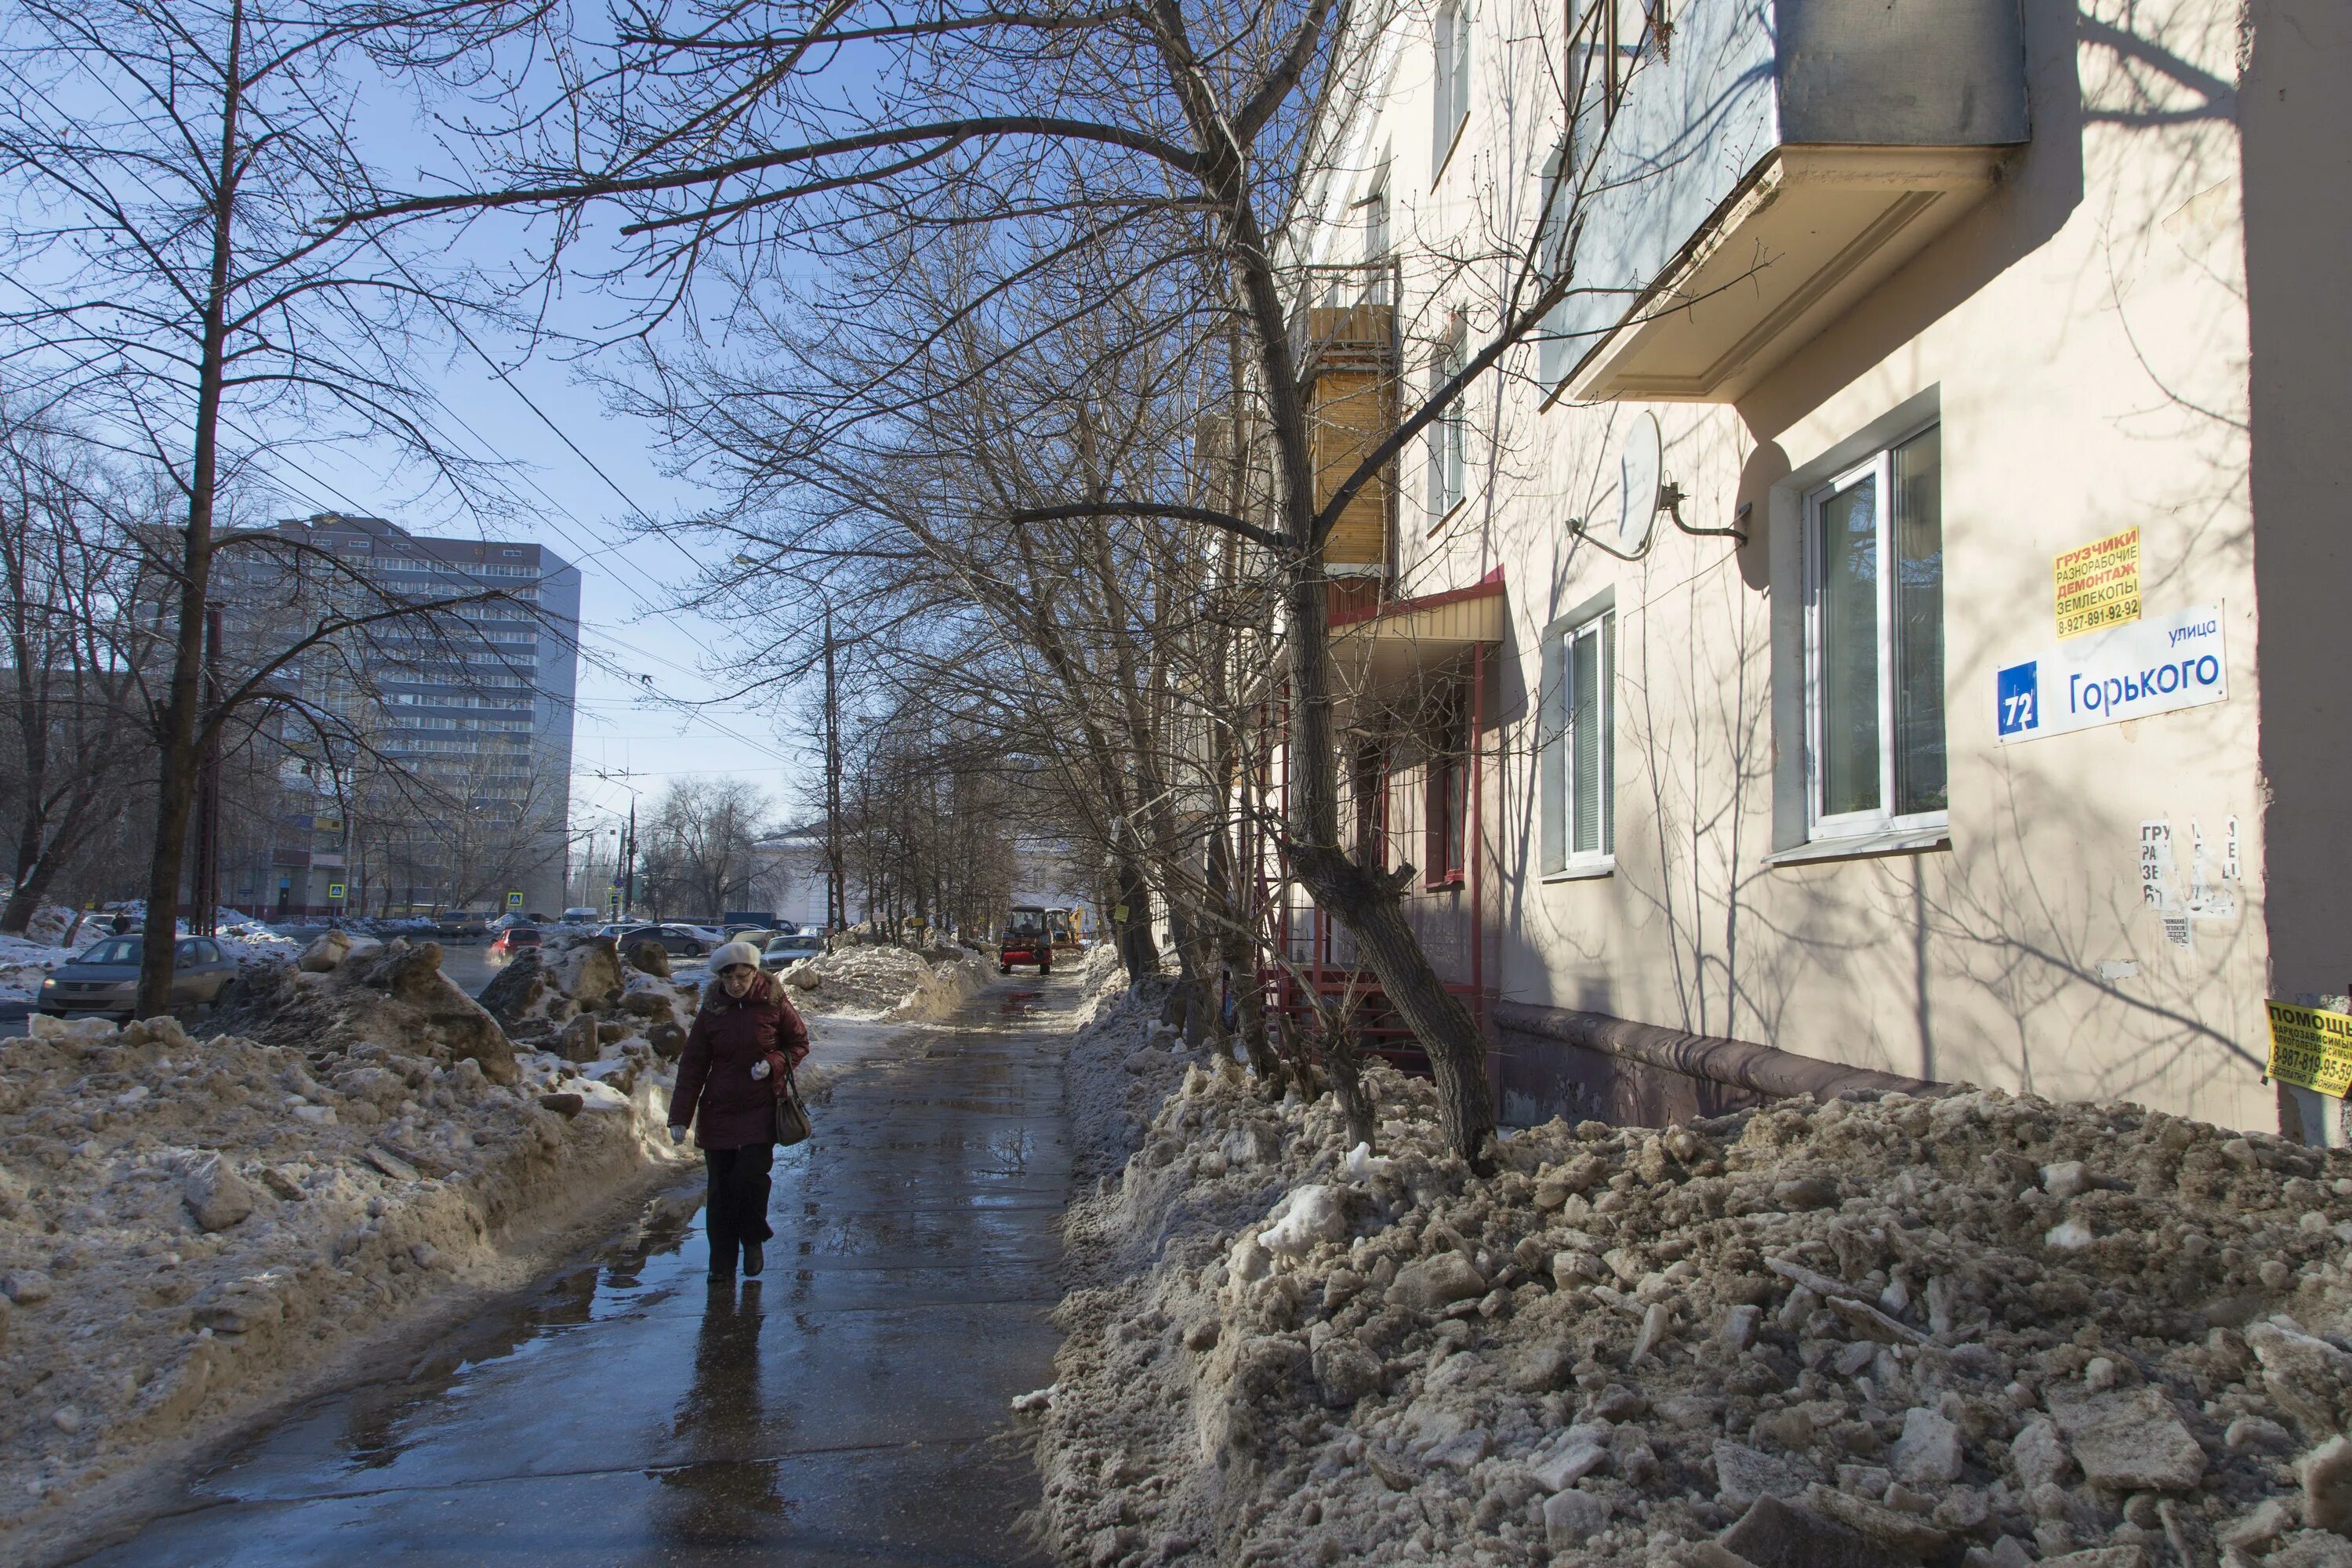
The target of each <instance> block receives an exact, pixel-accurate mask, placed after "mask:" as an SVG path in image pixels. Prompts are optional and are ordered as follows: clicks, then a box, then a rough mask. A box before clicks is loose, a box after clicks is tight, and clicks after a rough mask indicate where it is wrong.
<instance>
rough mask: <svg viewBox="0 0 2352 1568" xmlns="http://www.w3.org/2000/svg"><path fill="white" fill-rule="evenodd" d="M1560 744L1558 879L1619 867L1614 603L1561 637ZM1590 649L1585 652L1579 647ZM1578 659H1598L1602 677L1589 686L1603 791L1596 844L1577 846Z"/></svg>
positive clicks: (1597, 771)
mask: <svg viewBox="0 0 2352 1568" xmlns="http://www.w3.org/2000/svg"><path fill="white" fill-rule="evenodd" d="M1559 644H1560V649H1559V652H1560V658H1559V706H1560V722H1559V744H1560V748H1561V753H1560V762H1561V765H1560V780H1561V788H1560V795H1559V801H1558V802H1557V803H1556V804H1557V805H1558V806H1559V832H1560V846H1561V847H1562V849H1563V850H1564V851H1565V855H1564V858H1563V860H1562V863H1561V868H1560V869H1559V871H1557V872H1555V873H1553V874H1554V875H1556V876H1560V877H1592V876H1599V875H1601V874H1602V873H1604V872H1607V871H1610V870H1613V869H1614V868H1616V865H1617V609H1616V606H1615V605H1614V604H1613V603H1612V604H1611V605H1609V606H1607V607H1606V608H1603V609H1601V610H1599V611H1597V612H1596V613H1594V614H1592V615H1591V616H1586V617H1585V618H1584V619H1583V620H1581V621H1579V622H1578V623H1576V624H1575V625H1574V626H1569V627H1568V628H1566V629H1565V630H1563V631H1562V632H1561V633H1560V634H1559ZM1580 644H1589V645H1590V646H1589V647H1580V646H1579V645H1580ZM1580 658H1592V659H1598V660H1599V661H1600V664H1601V673H1600V678H1599V679H1598V680H1596V681H1595V682H1594V684H1593V690H1594V693H1595V699H1594V707H1595V711H1596V720H1597V722H1598V724H1599V726H1600V730H1601V736H1600V745H1601V758H1600V762H1599V764H1598V765H1597V767H1596V768H1595V770H1594V773H1595V778H1596V787H1597V788H1598V789H1599V790H1600V792H1601V802H1600V810H1599V811H1598V812H1596V813H1595V814H1594V821H1595V822H1596V823H1597V824H1598V827H1597V830H1596V832H1595V834H1594V838H1595V843H1594V846H1593V847H1591V849H1579V848H1577V847H1576V805H1577V798H1576V669H1577V661H1578V660H1579V659H1580Z"/></svg>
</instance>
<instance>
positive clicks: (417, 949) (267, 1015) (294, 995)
mask: <svg viewBox="0 0 2352 1568" xmlns="http://www.w3.org/2000/svg"><path fill="white" fill-rule="evenodd" d="M213 1024H214V1026H215V1027H217V1028H220V1029H222V1030H224V1031H226V1032H229V1033H235V1034H240V1035H246V1036H249V1037H253V1038H255V1039H257V1040H260V1041H262V1042H264V1043H265V1044H268V1045H276V1046H292V1047H299V1048H301V1049H304V1050H310V1051H313V1052H316V1051H330V1052H334V1051H349V1050H352V1048H354V1047H358V1046H361V1045H373V1046H377V1047H384V1048H399V1049H403V1050H406V1051H409V1052H411V1053H414V1054H416V1055H420V1056H424V1057H425V1058H428V1059H431V1060H433V1061H436V1062H438V1063H442V1064H448V1063H453V1062H456V1061H459V1060H470V1061H473V1062H475V1063H477V1064H478V1066H479V1067H480V1068H481V1070H482V1072H483V1073H484V1074H486V1075H487V1076H488V1078H489V1079H490V1081H491V1082H493V1083H500V1084H511V1083H513V1082H514V1081H515V1074H516V1068H515V1062H514V1046H513V1043H512V1042H511V1041H509V1039H508V1038H507V1036H506V1034H505V1033H504V1031H502V1030H501V1029H500V1028H499V1024H498V1021H497V1020H496V1019H495V1018H493V1017H492V1016H490V1014H489V1013H488V1011H486V1010H485V1009H484V1008H483V1007H482V1005H481V1004H480V1003H478V1002H477V1001H475V1000H474V999H473V998H472V997H471V996H468V995H467V994H466V993H465V991H464V990H463V989H462V988H460V987H459V986H458V985H457V983H456V982H454V981H452V980H451V979H450V978H449V977H448V976H447V975H446V974H444V973H441V946H440V944H439V943H438V942H417V943H414V944H412V943H410V942H407V941H406V940H405V939H404V938H398V937H395V938H394V939H393V940H392V941H391V942H374V941H372V940H370V939H368V938H365V937H361V938H357V939H354V938H353V937H352V936H350V935H349V934H348V933H346V932H344V931H326V932H324V933H322V934H321V935H320V936H319V937H318V938H317V940H315V941H313V942H311V943H310V945H309V946H308V947H306V948H304V949H303V950H302V952H301V954H300V956H299V958H298V959H297V960H296V962H295V963H292V964H286V963H263V964H257V965H255V966H253V967H251V968H248V969H246V970H244V971H243V972H241V973H239V974H238V975H237V976H236V979H235V980H234V981H232V982H230V984H228V986H227V987H226V989H224V990H223V991H222V993H221V997H220V1002H219V1004H218V1005H217V1007H216V1009H215V1013H214V1015H213Z"/></svg>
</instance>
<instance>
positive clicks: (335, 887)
mask: <svg viewBox="0 0 2352 1568" xmlns="http://www.w3.org/2000/svg"><path fill="white" fill-rule="evenodd" d="M327 901H328V902H329V903H331V904H340V903H341V902H342V901H343V885H342V884H341V882H330V883H328V884H327Z"/></svg>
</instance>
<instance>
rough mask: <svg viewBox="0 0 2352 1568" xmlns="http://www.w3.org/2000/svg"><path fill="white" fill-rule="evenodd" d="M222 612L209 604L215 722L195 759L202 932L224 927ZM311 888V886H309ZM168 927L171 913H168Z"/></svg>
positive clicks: (191, 922) (197, 921) (208, 661)
mask: <svg viewBox="0 0 2352 1568" xmlns="http://www.w3.org/2000/svg"><path fill="white" fill-rule="evenodd" d="M220 655H221V612H220V606H219V605H205V718H206V720H207V721H208V722H210V723H211V725H212V733H211V738H210V739H209V740H207V741H206V742H205V750H204V755H203V756H202V757H200V758H199V759H198V760H197V763H196V821H195V828H196V865H195V886H194V888H193V889H190V893H191V895H192V896H191V897H190V899H189V900H188V929H189V930H190V931H194V933H195V934H196V935H198V936H213V935H215V934H217V933H218V931H220V862H221V830H220V818H221V787H220V786H221V779H220V773H221V742H220V727H219V722H218V721H219V718H220V700H221V689H220ZM305 890H306V891H307V890H308V889H305ZM165 920H166V922H167V923H166V925H165V927H164V928H163V929H165V930H169V929H170V927H169V924H168V921H169V920H170V916H169V914H168V913H167V914H166V916H165Z"/></svg>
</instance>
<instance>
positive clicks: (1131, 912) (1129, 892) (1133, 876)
mask: <svg viewBox="0 0 2352 1568" xmlns="http://www.w3.org/2000/svg"><path fill="white" fill-rule="evenodd" d="M1117 876H1118V909H1124V910H1127V918H1126V919H1125V920H1123V921H1121V920H1118V919H1116V918H1115V917H1116V914H1117V910H1116V909H1115V910H1113V915H1114V920H1113V922H1112V923H1114V924H1115V925H1117V926H1118V957H1119V962H1120V963H1123V964H1125V965H1126V966H1127V979H1128V984H1130V985H1132V984H1139V983H1140V982H1141V981H1142V980H1143V979H1144V978H1145V977H1146V976H1148V975H1153V974H1157V973H1160V948H1159V944H1158V943H1156V942H1153V941H1152V940H1151V896H1150V891H1149V890H1148V889H1146V888H1145V886H1144V881H1143V873H1142V872H1141V871H1140V870H1139V869H1137V868H1136V865H1135V862H1134V861H1132V860H1129V859H1126V858H1121V859H1120V860H1119V862H1118V871H1117Z"/></svg>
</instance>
